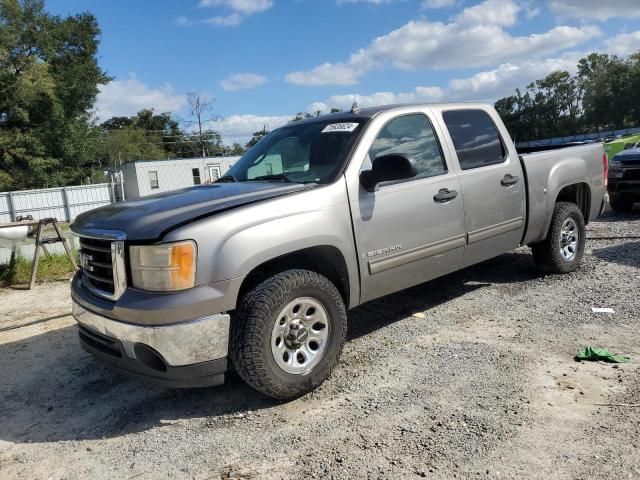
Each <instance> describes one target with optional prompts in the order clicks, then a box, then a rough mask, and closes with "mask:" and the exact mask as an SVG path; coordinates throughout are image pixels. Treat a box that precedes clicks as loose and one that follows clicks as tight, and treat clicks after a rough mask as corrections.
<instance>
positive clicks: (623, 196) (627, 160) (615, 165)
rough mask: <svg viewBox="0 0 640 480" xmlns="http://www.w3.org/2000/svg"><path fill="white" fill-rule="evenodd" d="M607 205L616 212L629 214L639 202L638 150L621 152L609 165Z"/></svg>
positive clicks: (639, 157)
mask: <svg viewBox="0 0 640 480" xmlns="http://www.w3.org/2000/svg"><path fill="white" fill-rule="evenodd" d="M607 191H608V192H609V204H610V205H611V208H612V209H614V210H615V211H616V212H629V211H631V209H632V208H633V205H634V204H635V203H637V202H640V148H639V147H636V148H630V149H627V150H623V151H622V152H620V153H618V154H617V155H616V156H614V157H613V159H612V160H611V162H610V163H609V180H608V185H607Z"/></svg>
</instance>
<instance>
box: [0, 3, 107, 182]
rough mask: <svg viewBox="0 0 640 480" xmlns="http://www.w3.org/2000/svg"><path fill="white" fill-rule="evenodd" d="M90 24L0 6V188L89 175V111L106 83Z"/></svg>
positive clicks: (87, 17) (37, 9) (92, 138)
mask: <svg viewBox="0 0 640 480" xmlns="http://www.w3.org/2000/svg"><path fill="white" fill-rule="evenodd" d="M99 34H100V30H99V28H98V25H97V22H96V19H95V17H93V16H92V15H91V14H89V13H83V14H79V15H74V16H70V17H66V18H61V17H58V16H54V15H50V14H48V13H47V12H46V11H45V9H44V2H43V1H42V0H22V1H19V0H0V189H17V188H25V187H48V186H54V185H65V184H69V183H77V182H81V181H83V180H84V179H85V178H87V177H90V176H91V175H92V171H95V170H97V168H98V164H97V163H96V160H95V159H96V156H95V155H96V146H97V145H98V144H99V142H98V141H97V139H98V136H97V131H96V130H95V128H94V127H92V126H91V124H90V122H89V119H90V114H89V111H90V109H91V108H92V106H93V104H94V102H95V98H96V95H97V93H98V86H99V85H100V84H104V83H107V82H108V81H109V77H108V76H107V75H106V74H105V73H104V72H103V71H102V70H101V69H100V67H99V66H98V62H97V56H96V54H97V48H98V36H99Z"/></svg>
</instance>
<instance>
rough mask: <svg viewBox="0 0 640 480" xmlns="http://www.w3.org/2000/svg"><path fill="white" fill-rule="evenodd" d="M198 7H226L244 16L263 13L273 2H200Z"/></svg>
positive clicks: (237, 0)
mask: <svg viewBox="0 0 640 480" xmlns="http://www.w3.org/2000/svg"><path fill="white" fill-rule="evenodd" d="M198 5H199V6H200V7H226V8H228V9H230V10H233V11H234V12H239V13H242V14H244V15H252V14H254V13H259V12H264V11H265V10H268V9H270V8H271V7H272V6H273V0H200V3H199V4H198Z"/></svg>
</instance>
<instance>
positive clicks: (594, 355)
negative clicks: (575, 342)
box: [575, 347, 631, 363]
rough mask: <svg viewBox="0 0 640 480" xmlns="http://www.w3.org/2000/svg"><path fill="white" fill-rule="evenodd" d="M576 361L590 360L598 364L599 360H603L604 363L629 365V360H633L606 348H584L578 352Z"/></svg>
mask: <svg viewBox="0 0 640 480" xmlns="http://www.w3.org/2000/svg"><path fill="white" fill-rule="evenodd" d="M575 359H576V360H577V361H580V360H590V361H592V362H597V361H599V360H602V361H603V362H611V363H627V362H628V361H629V360H631V359H630V358H629V357H625V356H624V355H618V354H616V353H611V352H610V351H609V350H607V349H606V348H593V347H584V348H583V349H582V350H580V351H579V352H578V354H577V355H576V357H575Z"/></svg>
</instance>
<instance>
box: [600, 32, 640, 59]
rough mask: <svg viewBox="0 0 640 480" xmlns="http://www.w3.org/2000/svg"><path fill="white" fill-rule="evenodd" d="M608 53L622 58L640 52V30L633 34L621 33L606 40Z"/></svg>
mask: <svg viewBox="0 0 640 480" xmlns="http://www.w3.org/2000/svg"><path fill="white" fill-rule="evenodd" d="M604 43H605V45H606V46H607V49H606V50H607V52H608V53H614V54H616V55H620V56H622V57H626V56H629V55H631V54H632V53H636V52H638V51H640V30H638V31H636V32H633V33H621V34H620V35H616V36H615V37H612V38H609V39H607V40H605V42H604Z"/></svg>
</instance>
